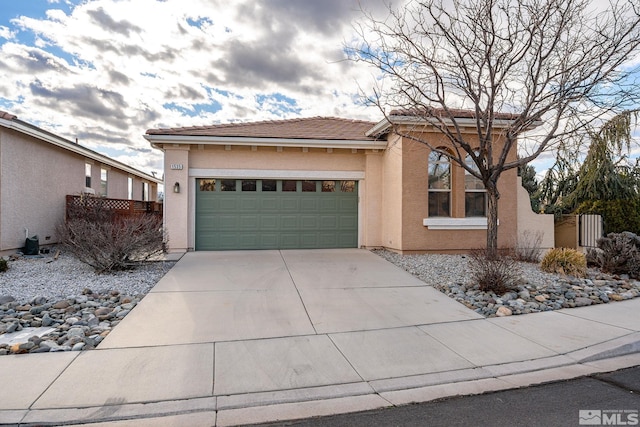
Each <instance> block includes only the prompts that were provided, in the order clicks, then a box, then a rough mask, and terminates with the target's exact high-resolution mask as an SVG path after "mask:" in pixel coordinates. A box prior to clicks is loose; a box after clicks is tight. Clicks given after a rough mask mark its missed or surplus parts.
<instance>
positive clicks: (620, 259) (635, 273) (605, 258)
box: [587, 231, 640, 279]
mask: <svg viewBox="0 0 640 427" xmlns="http://www.w3.org/2000/svg"><path fill="white" fill-rule="evenodd" d="M587 261H588V262H589V264H590V265H594V266H596V267H598V268H600V269H601V270H602V271H604V272H607V273H611V274H627V275H629V277H631V278H634V279H638V278H640V237H638V236H637V235H636V234H633V233H631V232H628V231H625V232H622V233H609V234H607V236H606V237H602V238H600V239H598V248H597V249H590V250H589V251H588V252H587Z"/></svg>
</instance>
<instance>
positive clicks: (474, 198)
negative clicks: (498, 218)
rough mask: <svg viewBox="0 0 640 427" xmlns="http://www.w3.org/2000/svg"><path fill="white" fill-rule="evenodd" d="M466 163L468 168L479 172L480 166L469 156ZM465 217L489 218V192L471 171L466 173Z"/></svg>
mask: <svg viewBox="0 0 640 427" xmlns="http://www.w3.org/2000/svg"><path fill="white" fill-rule="evenodd" d="M465 162H466V164H467V166H468V167H470V168H471V169H473V170H474V171H478V166H477V165H476V164H475V163H474V161H473V159H471V156H470V155H467V158H466V159H465ZM464 216H466V217H470V216H476V217H478V216H487V191H486V190H485V188H484V184H483V183H482V180H481V179H480V178H477V177H475V176H473V175H471V173H469V171H467V170H465V171H464Z"/></svg>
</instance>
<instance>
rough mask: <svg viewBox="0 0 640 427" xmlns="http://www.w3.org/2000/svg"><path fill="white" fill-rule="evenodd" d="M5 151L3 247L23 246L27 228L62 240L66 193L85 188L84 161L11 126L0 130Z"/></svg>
mask: <svg viewBox="0 0 640 427" xmlns="http://www.w3.org/2000/svg"><path fill="white" fill-rule="evenodd" d="M0 151H1V152H2V156H1V163H0V186H1V187H2V198H1V199H0V229H2V236H1V241H0V250H10V249H18V248H22V247H23V246H24V240H25V229H28V230H29V235H30V236H32V235H35V234H37V235H38V237H39V239H40V243H41V244H46V243H53V242H55V241H57V237H56V232H55V229H56V226H57V225H58V224H59V223H60V222H61V221H62V220H63V219H64V212H65V196H66V195H67V194H75V193H80V192H81V191H82V190H83V188H84V182H85V179H84V178H85V174H84V159H83V158H82V157H79V156H70V155H69V154H67V153H65V152H64V151H63V150H61V149H57V148H55V147H53V146H51V145H49V144H46V143H42V142H39V141H37V140H35V139H33V138H30V137H26V136H24V135H22V134H20V133H17V132H14V131H10V130H0ZM98 173H99V171H98Z"/></svg>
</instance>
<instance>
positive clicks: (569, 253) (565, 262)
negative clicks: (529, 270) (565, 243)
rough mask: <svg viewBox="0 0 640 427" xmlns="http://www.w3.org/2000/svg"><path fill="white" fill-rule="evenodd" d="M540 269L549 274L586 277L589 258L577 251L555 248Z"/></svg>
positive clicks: (548, 253) (547, 254)
mask: <svg viewBox="0 0 640 427" xmlns="http://www.w3.org/2000/svg"><path fill="white" fill-rule="evenodd" d="M540 269H541V270H542V271H546V272H547V273H557V274H566V275H569V276H574V277H585V276H586V273H587V258H586V257H585V255H584V254H583V253H582V252H578V251H577V250H575V249H568V248H555V249H551V250H550V251H549V252H547V253H546V254H545V256H544V258H542V262H541V263H540Z"/></svg>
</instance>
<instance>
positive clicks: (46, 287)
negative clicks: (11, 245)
mask: <svg viewBox="0 0 640 427" xmlns="http://www.w3.org/2000/svg"><path fill="white" fill-rule="evenodd" d="M56 252H57V251H55V250H53V251H51V252H50V253H49V254H46V255H44V256H42V257H18V258H15V257H12V258H11V260H10V261H9V269H8V270H7V271H5V272H4V273H0V340H1V339H3V338H4V340H3V341H9V342H0V355H3V354H16V353H41V352H50V351H69V350H76V351H78V350H87V349H91V348H94V347H95V346H97V345H98V344H99V343H100V342H101V341H102V339H104V337H105V336H107V335H108V334H109V332H110V331H111V329H112V328H114V327H115V326H116V325H117V324H118V323H119V322H120V321H121V320H122V319H123V318H124V317H125V316H126V315H127V313H129V311H131V309H133V308H134V307H135V306H136V304H137V303H138V302H139V301H140V300H141V299H142V298H143V297H144V295H145V294H146V293H147V292H149V290H150V289H151V288H152V287H153V286H154V285H155V284H156V283H157V282H158V281H159V280H160V279H161V278H162V276H164V274H165V273H166V272H167V271H168V270H169V269H170V268H171V267H172V266H173V264H174V263H173V262H150V263H145V264H142V265H140V266H137V267H135V268H133V269H132V270H129V271H122V272H115V273H110V274H96V273H95V272H94V270H93V269H92V268H91V267H89V266H88V265H86V264H83V263H81V262H80V261H78V260H77V259H76V258H75V257H73V256H72V255H70V254H65V253H61V254H60V255H59V256H58V257H57V258H56V256H55V253H56ZM32 328H39V329H37V330H36V329H32ZM21 331H28V332H32V333H36V335H35V336H32V337H30V338H29V340H28V341H26V342H24V340H20V339H16V340H15V342H13V340H9V339H8V337H13V336H15V335H19V334H13V335H6V334H11V333H20V332H21Z"/></svg>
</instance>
